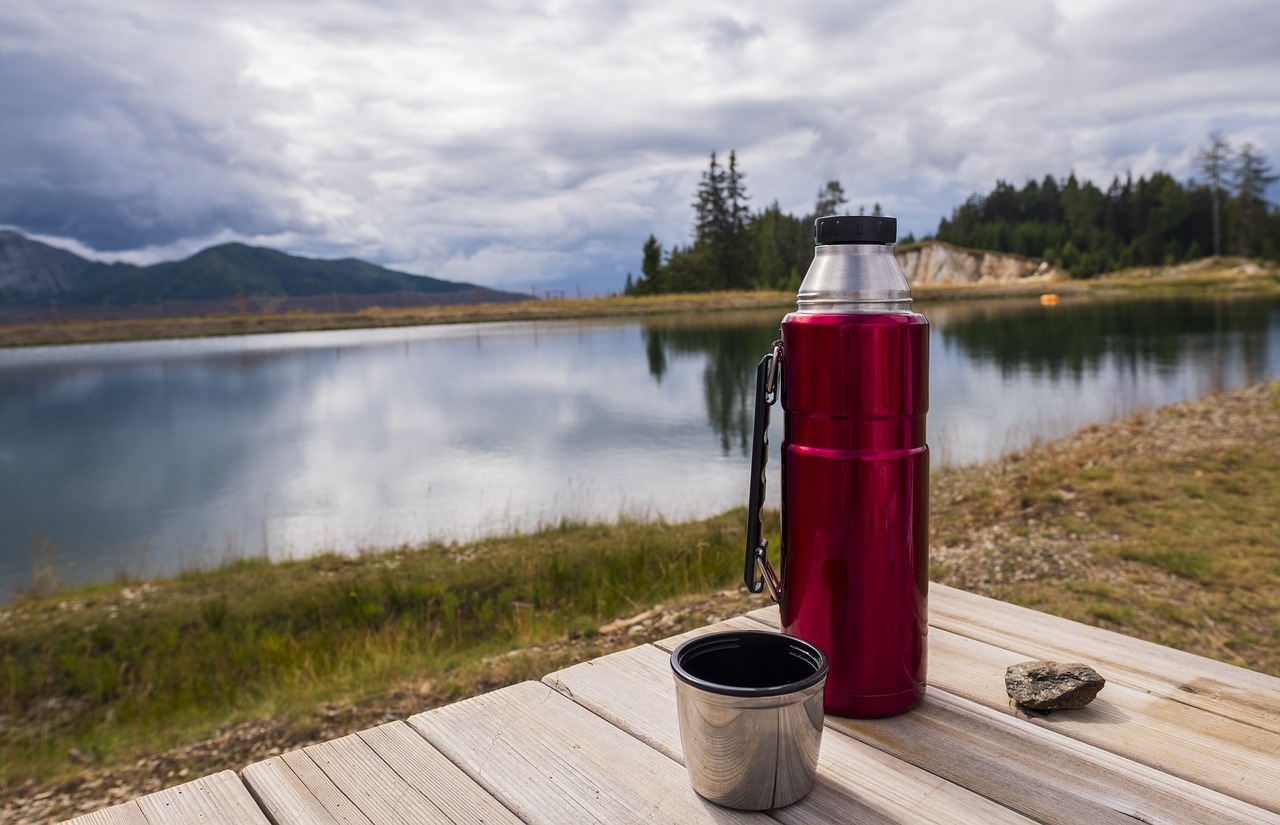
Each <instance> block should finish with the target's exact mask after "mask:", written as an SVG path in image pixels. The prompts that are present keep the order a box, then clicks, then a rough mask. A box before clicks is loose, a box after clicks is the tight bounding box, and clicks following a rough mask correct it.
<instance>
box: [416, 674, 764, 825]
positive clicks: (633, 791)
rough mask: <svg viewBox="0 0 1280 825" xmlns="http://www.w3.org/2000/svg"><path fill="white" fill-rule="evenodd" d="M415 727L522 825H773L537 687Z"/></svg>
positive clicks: (497, 695) (514, 689) (452, 709)
mask: <svg viewBox="0 0 1280 825" xmlns="http://www.w3.org/2000/svg"><path fill="white" fill-rule="evenodd" d="M409 724H410V725H412V726H413V727H415V728H416V729H418V730H419V731H421V732H422V734H423V736H425V737H426V738H427V740H428V741H429V742H430V743H431V744H432V745H433V746H435V748H436V749H438V750H439V751H440V752H441V753H443V754H445V755H446V756H447V757H448V758H449V759H450V760H451V761H453V762H454V763H455V764H457V765H458V766H459V767H461V768H462V769H463V770H464V771H465V772H466V773H467V774H468V775H469V776H471V777H472V779H474V780H475V781H476V782H478V783H479V784H480V785H482V786H483V787H484V788H485V789H486V790H487V791H489V793H491V794H492V795H493V796H495V797H497V798H498V799H499V800H500V801H502V802H503V804H505V805H506V806H507V808H509V809H510V810H511V811H513V812H514V813H515V814H516V815H517V816H519V817H520V818H521V819H522V820H524V821H525V822H530V823H552V824H555V823H565V822H609V823H627V822H636V823H640V822H643V823H664V822H666V823H673V824H674V823H695V822H715V823H748V822H768V821H769V820H768V818H767V817H765V816H763V815H761V814H756V813H746V812H742V811H731V810H728V809H725V808H720V807H718V806H716V805H713V804H711V803H709V802H707V801H705V800H703V799H701V798H700V797H699V796H698V795H697V794H695V793H694V791H693V788H692V786H691V785H690V783H689V777H688V775H687V773H686V772H685V770H684V768H683V767H682V766H681V765H680V764H679V763H677V762H676V761H674V760H673V759H671V758H670V757H668V756H665V755H663V754H662V753H660V752H658V751H656V750H654V749H653V748H651V747H649V746H648V745H646V744H645V743H643V742H641V741H640V740H639V739H636V738H634V737H632V736H630V735H629V734H627V733H625V732H624V731H622V730H619V729H618V728H616V727H614V726H613V725H611V724H609V723H608V722H606V721H605V720H604V719H601V718H600V717H599V716H596V715H595V714H593V713H591V711H589V710H587V709H586V708H584V707H582V706H581V705H578V704H576V703H575V702H573V701H572V700H570V699H568V698H566V697H564V696H562V695H560V694H559V693H557V692H555V691H554V690H552V689H551V688H549V687H547V686H546V685H543V684H541V683H538V682H524V683H522V684H518V685H513V686H511V687H508V688H503V689H502V690H498V691H494V692H493V693H488V694H485V695H483V696H477V697H475V698H473V699H468V700H466V701H463V702H458V703H456V704H453V705H448V706H446V707H443V708H438V709H436V710H432V711H428V712H427V713H423V714H419V715H417V716H414V717H412V718H411V719H410V720H409Z"/></svg>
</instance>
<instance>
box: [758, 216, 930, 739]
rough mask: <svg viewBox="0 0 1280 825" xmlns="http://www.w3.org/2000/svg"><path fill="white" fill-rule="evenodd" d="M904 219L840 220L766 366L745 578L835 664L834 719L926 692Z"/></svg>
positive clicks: (919, 435)
mask: <svg viewBox="0 0 1280 825" xmlns="http://www.w3.org/2000/svg"><path fill="white" fill-rule="evenodd" d="M896 237H897V221H896V220H895V219H893V218H886V217H878V216H876V217H864V216H857V217H826V218H819V219H818V221H817V222H816V224H815V226H814V238H815V241H816V244H817V248H816V250H815V253H814V259H813V264H812V265H811V266H810V268H809V272H808V274H807V275H806V276H805V279H804V282H803V283H802V284H801V286H800V294H799V295H798V296H797V310H796V311H795V312H793V313H790V314H789V315H787V316H786V317H785V318H784V319H783V321H782V340H781V341H780V342H779V343H778V344H776V345H775V347H774V351H773V353H771V354H770V355H767V356H765V358H764V360H763V361H761V363H760V367H759V370H758V371H757V390H756V393H757V395H756V422H755V430H756V432H755V444H754V449H753V455H752V485H751V486H752V489H751V504H750V518H749V524H748V537H747V559H746V569H745V571H744V576H745V579H746V582H747V585H748V587H750V588H751V590H752V591H753V592H757V593H758V592H760V591H761V590H763V589H764V587H765V585H768V588H769V591H770V595H772V596H773V598H774V599H775V600H777V601H778V603H779V605H780V607H781V617H782V630H783V632H784V633H788V634H791V635H793V636H798V637H800V638H802V639H804V640H806V641H808V642H811V643H812V644H814V645H817V646H818V647H819V648H821V649H822V650H823V651H824V652H825V653H826V654H827V657H828V659H829V660H830V668H831V669H830V672H829V674H828V677H827V687H826V697H825V709H826V712H827V713H831V714H834V715H837V716H855V717H862V718H871V717H880V716H892V715H894V714H898V713H902V712H904V711H907V710H910V709H911V708H912V707H914V706H915V705H916V704H918V703H919V702H920V700H921V699H922V698H923V697H924V690H925V668H926V657H927V636H926V634H927V632H928V587H929V583H928V529H929V527H928V513H929V498H928V496H929V448H928V446H927V445H926V444H925V413H926V412H927V411H928V407H929V325H928V321H926V320H925V317H924V316H923V315H920V314H918V313H914V312H912V311H911V290H910V287H909V286H908V284H907V279H906V277H905V276H904V275H903V274H902V269H901V268H900V267H899V266H898V263H897V260H896V259H895V258H894V255H893V245H894V241H895V240H896ZM778 395H780V396H781V398H782V409H783V413H784V437H783V443H782V543H781V544H782V546H781V564H780V568H779V570H778V572H777V573H776V574H775V572H774V570H773V569H772V567H771V566H770V564H769V561H768V558H767V556H766V544H767V543H766V542H764V541H763V540H762V539H761V538H760V507H761V506H762V505H763V501H764V466H765V461H766V459H767V445H766V440H767V427H768V419H769V405H771V404H772V403H773V402H774V400H775V399H776V398H777V396H778Z"/></svg>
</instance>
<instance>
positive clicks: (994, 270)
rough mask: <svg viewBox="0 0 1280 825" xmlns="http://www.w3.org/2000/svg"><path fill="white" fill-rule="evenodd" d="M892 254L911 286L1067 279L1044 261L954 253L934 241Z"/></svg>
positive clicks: (953, 249)
mask: <svg viewBox="0 0 1280 825" xmlns="http://www.w3.org/2000/svg"><path fill="white" fill-rule="evenodd" d="M896 254H897V256H898V263H899V265H901V266H902V271H903V273H904V274H906V276H907V280H908V281H909V282H910V283H912V284H978V283H991V284H1001V283H1022V282H1030V281H1055V280H1065V279H1067V278H1068V277H1069V276H1068V275H1067V273H1065V272H1063V271H1062V270H1061V269H1059V268H1057V267H1056V266H1054V265H1053V264H1051V263H1049V262H1048V261H1037V260H1034V259H1031V258H1024V257H1022V256H1021V255H1012V254H1009V253H1006V252H981V251H977V250H969V249H958V248H956V247H954V246H951V245H949V244H945V243H940V242H938V241H926V242H925V243H922V244H919V245H917V246H912V247H909V248H907V249H904V250H899V251H898V252H897V253H896Z"/></svg>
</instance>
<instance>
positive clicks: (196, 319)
mask: <svg viewBox="0 0 1280 825" xmlns="http://www.w3.org/2000/svg"><path fill="white" fill-rule="evenodd" d="M1254 291H1256V292H1269V293H1274V292H1280V268H1277V267H1274V266H1271V267H1261V266H1258V265H1256V264H1252V263H1249V262H1242V261H1238V260H1235V259H1221V260H1215V259H1205V260H1203V261H1197V262H1194V263H1190V264H1183V265H1181V266H1177V267H1168V268H1155V267H1146V268H1139V269H1132V270H1125V271H1123V272H1118V273H1113V274H1110V275H1105V276H1100V277H1098V278H1093V279H1090V280H1030V279H1028V280H1026V281H1022V282H999V283H997V282H991V283H982V282H978V283H965V284H915V285H913V286H912V294H913V296H914V298H915V300H917V301H922V302H925V301H931V302H944V301H945V302H950V301H967V300H979V299H985V298H1028V299H1030V298H1037V299H1038V297H1039V296H1040V295H1041V294H1043V293H1056V294H1059V295H1064V296H1065V295H1070V296H1079V295H1107V296H1117V295H1135V296H1136V295H1152V294H1157V293H1169V294H1177V295H1185V294H1222V293H1239V292H1254ZM794 306H795V295H793V294H791V293H786V292H775V291H754V292H711V293H689V294H676V295H656V296H644V297H634V296H610V297H603V298H578V299H554V300H545V299H544V300H530V301H524V302H518V303H497V304H467V305H440V306H433V307H411V308H384V307H374V308H371V309H365V310H360V311H358V312H339V313H309V312H289V313H280V314H261V315H254V314H243V315H203V316H188V317H172V318H139V319H129V320H94V321H82V320H59V321H44V322H39V323H21V324H0V348H3V347H26V346H50V345H60V344H89V343H107V342H113V341H137V340H156V339H170V338H199V337H211V336H229V335H255V334H267V333H279V332H313V331H323V330H340V329H371V328H382V327H403V326H424V325H434V324H461V323H483V322H502V321H539V320H548V321H549V320H572V319H578V318H621V317H644V316H649V315H663V314H672V313H688V312H693V313H719V312H730V311H734V310H747V309H775V308H776V309H785V310H788V311H789V310H790V309H792V308H794Z"/></svg>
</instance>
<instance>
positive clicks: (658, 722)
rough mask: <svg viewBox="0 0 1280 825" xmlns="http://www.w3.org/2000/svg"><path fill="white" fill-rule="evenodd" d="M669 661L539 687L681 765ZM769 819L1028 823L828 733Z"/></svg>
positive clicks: (635, 659) (794, 824) (623, 659)
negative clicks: (811, 774) (813, 766)
mask: <svg viewBox="0 0 1280 825" xmlns="http://www.w3.org/2000/svg"><path fill="white" fill-rule="evenodd" d="M757 626H758V625H757ZM670 660H671V657H670V654H668V653H667V652H665V651H663V650H660V649H659V648H657V647H654V646H653V645H643V646H641V647H637V648H632V649H630V650H624V651H621V652H619V653H614V654H612V655H609V656H604V657H602V658H599V659H594V660H592V661H590V662H584V663H582V664H578V665H574V666H573V667H570V668H567V669H565V670H561V671H559V672H557V673H553V674H550V675H548V676H547V677H545V678H544V679H543V682H544V683H546V684H547V685H549V686H551V687H553V688H555V689H556V690H557V691H559V692H560V693H563V694H564V695H566V696H568V697H570V698H572V699H573V700H574V701H575V702H577V703H578V704H581V705H583V706H584V707H586V708H588V709H590V710H591V711H592V712H594V713H596V714H597V715H599V716H601V717H602V718H604V719H606V720H608V721H609V722H611V723H613V724H614V725H616V726H618V727H620V728H622V729H623V730H625V731H627V732H628V733H630V734H631V735H633V736H635V737H637V738H638V739H640V740H641V741H643V742H645V743H647V744H649V745H650V746H651V747H653V748H655V749H657V750H658V751H660V752H662V753H665V754H668V755H669V756H671V757H672V758H674V759H677V760H678V761H680V762H681V763H683V761H684V757H683V754H682V753H681V745H680V727H679V722H678V720H677V718H676V712H675V701H676V698H675V684H674V681H673V678H672V675H671V665H670ZM772 816H773V817H774V818H775V819H778V820H780V821H782V822H785V823H788V824H789V825H803V824H804V823H814V824H815V825H816V824H817V823H828V822H904V823H905V822H910V823H915V822H938V823H956V825H959V824H960V823H974V825H986V824H987V823H992V824H993V825H994V823H1001V822H1027V821H1029V820H1027V819H1026V818H1025V817H1023V816H1021V815H1019V814H1016V813H1014V812H1013V811H1010V810H1009V809H1008V808H1005V807H1002V806H1000V805H998V804H996V803H994V802H992V801H990V800H988V799H986V798H984V797H981V796H978V795H977V794H974V793H972V792H970V791H967V790H965V789H964V788H961V787H959V786H957V785H955V784H953V783H951V782H948V781H946V780H944V779H941V778H939V777H937V776H935V775H933V774H931V773H929V772H927V771H925V770H922V769H920V768H918V767H916V766H914V765H911V764H909V763H907V762H904V761H902V760H900V759H897V758H895V757H892V756H889V755H888V754H886V753H883V752H881V751H879V750H877V749H875V748H872V747H868V746H867V745H865V744H863V743H861V742H858V741H856V740H854V739H852V738H850V737H848V736H845V735H843V734H842V733H840V732H839V731H836V730H828V731H827V732H826V733H825V735H824V736H823V741H822V755H821V758H820V760H819V763H818V781H817V783H816V784H815V786H814V789H813V792H812V793H810V794H809V795H808V796H807V797H805V798H804V799H802V800H800V801H799V802H796V803H795V804H793V805H788V806H787V807H786V808H783V809H779V810H776V811H773V812H772Z"/></svg>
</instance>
